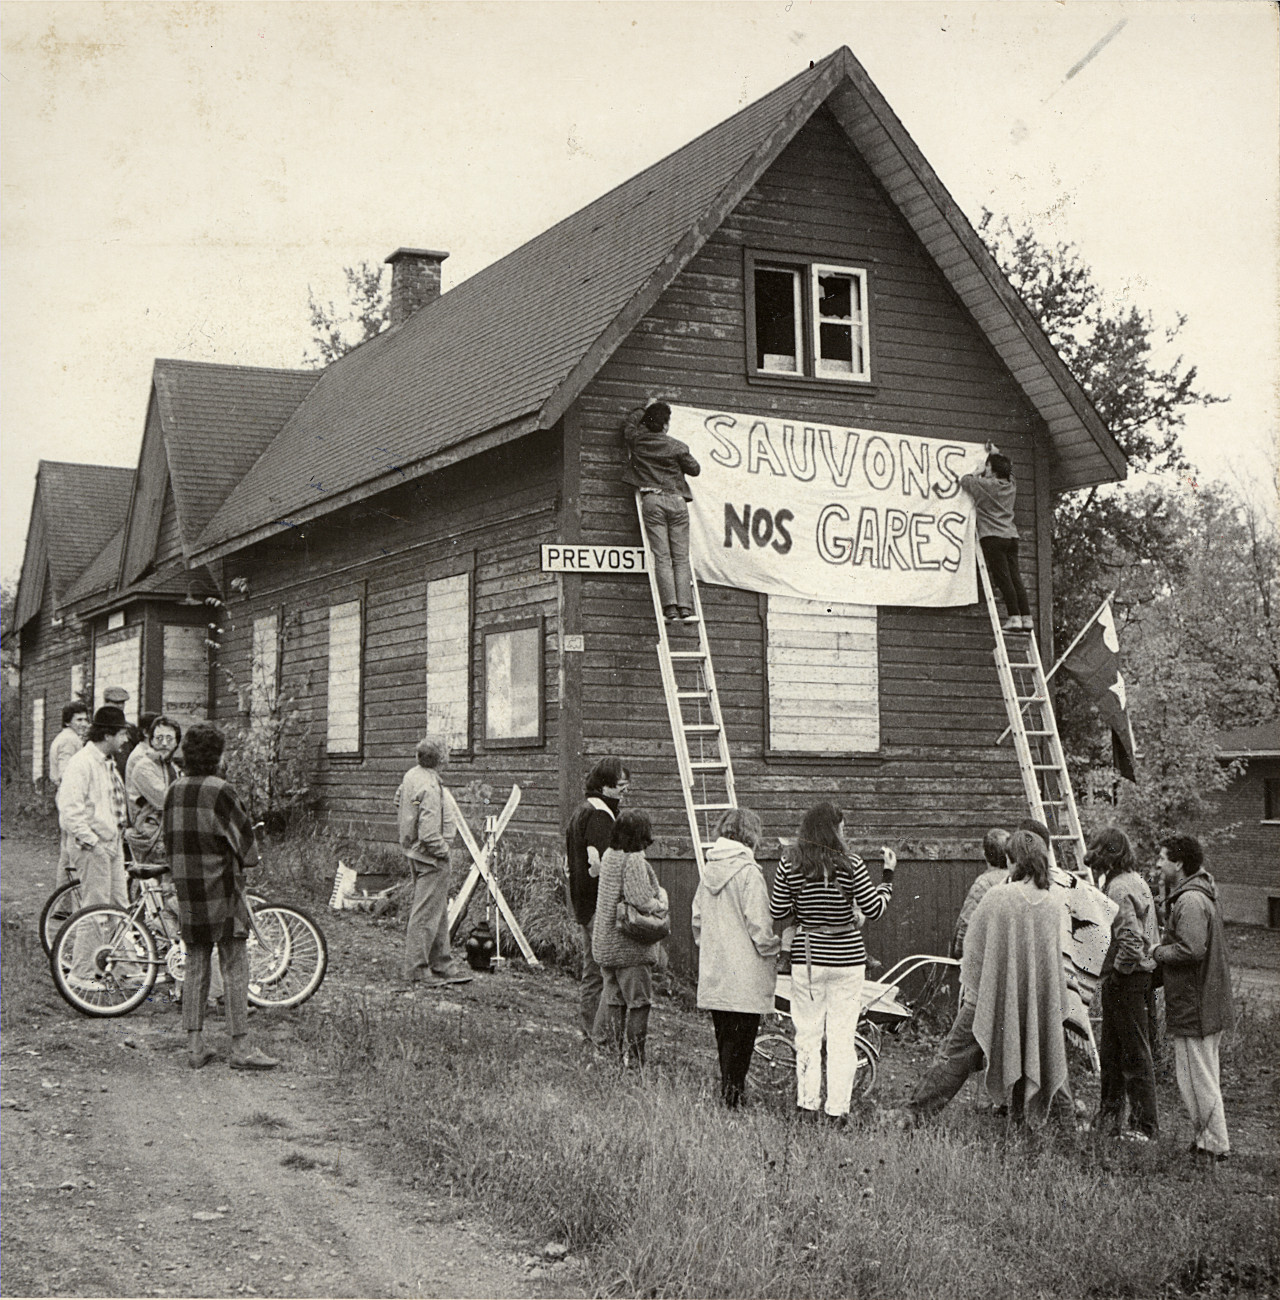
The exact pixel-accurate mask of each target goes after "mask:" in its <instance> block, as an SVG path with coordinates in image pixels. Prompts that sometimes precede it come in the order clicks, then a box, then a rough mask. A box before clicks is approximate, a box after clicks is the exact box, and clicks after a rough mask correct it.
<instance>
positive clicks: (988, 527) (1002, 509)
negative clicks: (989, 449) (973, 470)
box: [960, 471, 1018, 539]
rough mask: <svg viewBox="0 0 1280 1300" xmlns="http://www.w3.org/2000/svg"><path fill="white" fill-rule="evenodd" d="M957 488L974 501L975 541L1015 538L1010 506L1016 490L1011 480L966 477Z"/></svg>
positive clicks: (984, 474) (985, 475)
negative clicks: (985, 538)
mask: <svg viewBox="0 0 1280 1300" xmlns="http://www.w3.org/2000/svg"><path fill="white" fill-rule="evenodd" d="M960 486H961V487H962V488H964V490H965V491H966V492H967V493H968V494H969V495H970V496H971V497H972V498H973V508H974V512H975V515H976V518H977V525H978V537H979V538H980V539H981V538H983V537H1017V535H1018V527H1017V525H1016V524H1015V523H1014V522H1013V504H1014V501H1015V500H1016V499H1017V496H1018V489H1017V488H1016V487H1015V486H1014V483H1013V480H1012V479H1008V478H996V476H995V475H994V474H991V473H987V472H985V471H984V472H983V473H981V474H965V475H963V476H962V477H961V479H960Z"/></svg>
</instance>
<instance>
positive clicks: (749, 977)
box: [693, 839, 781, 1015]
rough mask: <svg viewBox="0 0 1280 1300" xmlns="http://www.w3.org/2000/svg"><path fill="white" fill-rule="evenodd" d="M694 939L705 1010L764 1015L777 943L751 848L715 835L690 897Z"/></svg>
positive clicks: (769, 1007)
mask: <svg viewBox="0 0 1280 1300" xmlns="http://www.w3.org/2000/svg"><path fill="white" fill-rule="evenodd" d="M693 938H694V942H695V943H696V944H697V945H698V947H699V950H700V956H699V958H698V1005H699V1006H700V1007H702V1008H703V1009H704V1010H707V1011H745V1012H749V1013H752V1014H755V1015H767V1014H768V1013H769V1012H771V1011H772V1010H773V1009H774V1007H773V990H774V985H775V983H776V971H777V953H778V949H779V948H780V947H781V944H780V941H779V939H778V936H777V935H776V934H774V932H773V920H772V918H771V917H770V916H769V891H768V889H766V888H765V883H764V873H763V872H762V871H761V870H760V865H759V863H757V862H756V860H755V857H754V856H753V855H752V852H751V850H750V849H749V848H747V846H746V845H745V844H739V843H738V841H737V840H726V839H718V840H716V842H715V843H714V844H713V845H712V846H711V847H710V848H709V849H708V850H707V853H706V865H705V867H704V869H703V872H702V877H701V880H700V881H699V884H698V892H697V893H696V894H695V895H694V898H693Z"/></svg>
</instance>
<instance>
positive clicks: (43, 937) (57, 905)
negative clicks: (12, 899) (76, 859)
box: [40, 880, 81, 955]
mask: <svg viewBox="0 0 1280 1300" xmlns="http://www.w3.org/2000/svg"><path fill="white" fill-rule="evenodd" d="M80 906H81V904H80V882H79V881H78V880H69V881H68V882H67V883H66V884H65V885H59V886H58V887H57V889H55V890H54V891H53V893H52V894H50V895H49V897H48V898H47V899H45V904H44V907H43V908H41V909H40V946H41V947H42V948H43V949H44V950H45V954H46V955H47V954H49V953H51V952H52V951H53V941H54V940H55V939H56V938H57V937H58V931H59V930H61V929H62V927H63V926H64V925H66V923H67V922H68V921H69V920H70V919H71V916H72V914H73V913H74V912H78V911H79V910H80Z"/></svg>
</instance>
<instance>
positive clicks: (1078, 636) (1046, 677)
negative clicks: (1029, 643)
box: [996, 587, 1120, 745]
mask: <svg viewBox="0 0 1280 1300" xmlns="http://www.w3.org/2000/svg"><path fill="white" fill-rule="evenodd" d="M1119 590H1120V588H1119V587H1112V588H1111V590H1110V592H1108V594H1107V598H1106V599H1105V600H1104V601H1103V602H1102V604H1101V605H1099V606H1098V608H1097V609H1095V610H1094V611H1093V617H1092V618H1091V619H1090V620H1089V621H1088V622H1087V623H1086V624H1085V625H1084V627H1082V628H1081V629H1080V631H1079V632H1077V633H1076V639H1075V640H1074V641H1072V643H1071V644H1070V645H1069V646H1068V647H1067V648H1066V649H1065V650H1064V651H1063V652H1062V653H1061V654H1060V655H1059V656H1058V662H1057V663H1055V664H1054V665H1053V667H1052V668H1050V669H1049V671H1048V672H1047V673H1045V675H1044V680H1045V684H1046V685H1048V682H1049V678H1050V677H1052V676H1053V675H1054V673H1056V672H1057V671H1058V669H1059V668H1061V667H1062V665H1063V663H1064V661H1065V660H1066V657H1067V656H1068V655H1069V654H1070V653H1071V652H1072V651H1073V650H1074V649H1075V648H1076V646H1078V645H1079V644H1080V642H1081V641H1082V640H1083V639H1084V634H1085V633H1086V632H1087V631H1088V630H1089V629H1090V628H1091V627H1092V626H1093V625H1094V624H1095V623H1096V622H1097V621H1098V615H1099V614H1101V613H1102V611H1103V610H1104V609H1106V607H1107V606H1108V605H1109V604H1110V603H1111V602H1112V601H1113V600H1114V599H1115V594H1116V592H1117V591H1119ZM1026 711H1027V706H1026V705H1025V704H1024V705H1023V706H1022V712H1023V713H1025V712H1026ZM1012 730H1013V728H1012V727H1006V728H1005V729H1004V730H1003V731H1002V732H1001V733H1000V735H999V737H998V738H997V740H996V744H997V745H1003V744H1004V738H1005V737H1006V736H1007V735H1008V734H1009V733H1010V732H1011V731H1012Z"/></svg>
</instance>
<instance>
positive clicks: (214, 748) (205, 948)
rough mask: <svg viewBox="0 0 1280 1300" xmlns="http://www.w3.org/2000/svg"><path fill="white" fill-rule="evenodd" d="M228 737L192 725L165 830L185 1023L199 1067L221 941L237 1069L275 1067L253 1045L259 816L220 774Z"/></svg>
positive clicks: (206, 1055) (203, 1061) (206, 1054)
mask: <svg viewBox="0 0 1280 1300" xmlns="http://www.w3.org/2000/svg"><path fill="white" fill-rule="evenodd" d="M225 743H226V742H225V741H224V739H223V736H222V732H220V731H219V730H218V729H217V727H211V726H208V725H202V726H198V727H192V728H191V730H190V731H189V732H187V738H186V741H185V742H184V744H183V756H184V762H185V765H186V775H185V776H181V777H179V778H178V779H177V780H176V781H175V782H174V783H173V785H171V786H170V787H169V793H168V795H167V796H166V797H165V801H164V812H163V814H162V822H161V824H162V832H163V835H164V845H165V851H166V853H167V854H168V857H169V869H170V870H171V871H172V872H173V884H174V888H175V889H176V890H177V894H178V920H179V923H180V925H181V928H182V939H183V942H184V943H185V944H186V947H187V969H186V975H185V978H184V980H183V986H182V1027H183V1029H185V1030H186V1031H187V1060H188V1063H189V1064H190V1066H191V1068H192V1069H193V1070H199V1069H201V1068H203V1067H204V1066H205V1065H207V1064H208V1063H209V1062H210V1061H211V1060H212V1059H213V1057H214V1055H215V1053H214V1052H213V1051H212V1050H210V1049H207V1048H206V1047H205V1045H204V1037H203V1035H204V1012H205V1002H206V1000H207V999H208V996H209V977H210V974H211V970H212V966H213V950H214V947H215V946H216V947H217V949H218V960H219V962H220V963H221V965H222V981H223V988H224V996H225V1002H226V1014H227V1026H228V1028H229V1029H230V1031H231V1057H230V1062H229V1063H230V1065H231V1068H232V1069H233V1070H270V1069H273V1068H274V1067H275V1066H277V1065H279V1061H277V1060H275V1058H274V1057H270V1056H267V1055H266V1054H265V1053H263V1052H262V1051H260V1050H258V1049H256V1048H254V1049H250V1047H249V1041H248V1031H249V1024H248V1021H249V954H248V951H247V949H246V946H245V941H246V940H247V939H248V937H249V908H248V905H247V904H246V902H245V898H244V868H245V867H252V866H256V865H257V861H258V846H257V844H256V842H255V840H254V835H253V823H252V821H251V820H250V818H249V814H248V813H247V812H246V811H245V807H244V804H242V803H241V802H240V798H239V796H238V795H237V794H236V792H235V791H234V790H233V789H232V788H231V786H230V785H228V783H227V782H226V781H224V780H223V779H222V778H221V777H220V776H218V775H217V772H218V768H219V766H220V765H221V763H222V750H223V748H224V746H225Z"/></svg>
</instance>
